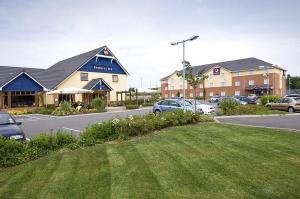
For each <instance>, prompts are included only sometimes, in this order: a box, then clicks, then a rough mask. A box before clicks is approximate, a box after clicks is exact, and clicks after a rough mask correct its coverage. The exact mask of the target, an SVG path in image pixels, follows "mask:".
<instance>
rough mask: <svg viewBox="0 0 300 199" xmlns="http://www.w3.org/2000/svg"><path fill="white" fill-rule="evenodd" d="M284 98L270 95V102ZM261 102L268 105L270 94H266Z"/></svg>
mask: <svg viewBox="0 0 300 199" xmlns="http://www.w3.org/2000/svg"><path fill="white" fill-rule="evenodd" d="M280 99H282V97H281V96H276V95H270V96H269V102H277V101H278V100H280ZM260 101H261V104H262V105H266V104H267V103H268V96H266V95H264V96H262V97H261V98H260Z"/></svg>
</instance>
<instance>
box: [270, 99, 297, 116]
mask: <svg viewBox="0 0 300 199" xmlns="http://www.w3.org/2000/svg"><path fill="white" fill-rule="evenodd" d="M266 107H271V108H272V109H276V110H283V111H288V112H290V113H293V112H295V111H300V97H298V98H294V97H284V98H282V99H280V100H279V101H277V102H271V103H267V104H266Z"/></svg>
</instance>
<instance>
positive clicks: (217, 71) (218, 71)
mask: <svg viewBox="0 0 300 199" xmlns="http://www.w3.org/2000/svg"><path fill="white" fill-rule="evenodd" d="M220 72H221V68H220V67H218V68H214V69H213V74H214V75H220Z"/></svg>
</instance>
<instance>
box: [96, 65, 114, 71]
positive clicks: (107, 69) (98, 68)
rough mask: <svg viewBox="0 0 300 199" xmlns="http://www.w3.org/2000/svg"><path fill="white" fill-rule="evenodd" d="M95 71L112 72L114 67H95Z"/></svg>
mask: <svg viewBox="0 0 300 199" xmlns="http://www.w3.org/2000/svg"><path fill="white" fill-rule="evenodd" d="M94 69H95V70H102V71H112V70H113V69H112V67H106V66H94Z"/></svg>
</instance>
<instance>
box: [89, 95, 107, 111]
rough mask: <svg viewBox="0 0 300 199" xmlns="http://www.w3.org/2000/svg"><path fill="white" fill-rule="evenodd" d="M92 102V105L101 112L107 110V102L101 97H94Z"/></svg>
mask: <svg viewBox="0 0 300 199" xmlns="http://www.w3.org/2000/svg"><path fill="white" fill-rule="evenodd" d="M91 104H92V107H93V108H94V109H97V110H98V111H99V112H103V111H104V110H105V104H104V102H103V100H102V99H101V98H100V97H97V98H95V99H93V101H92V103H91Z"/></svg>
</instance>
